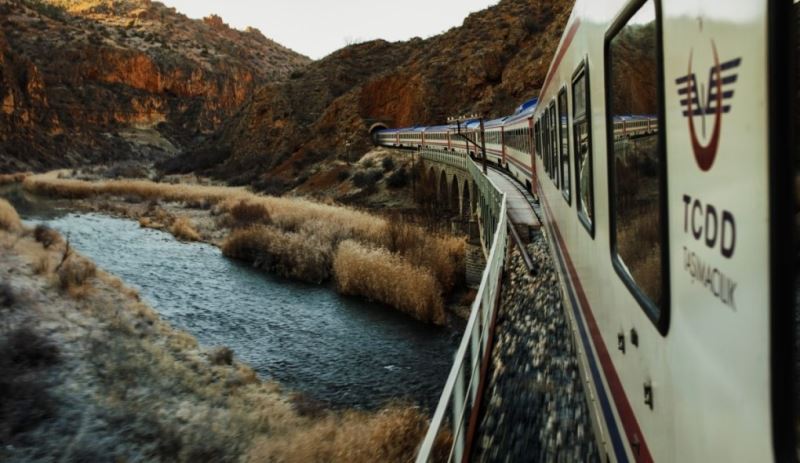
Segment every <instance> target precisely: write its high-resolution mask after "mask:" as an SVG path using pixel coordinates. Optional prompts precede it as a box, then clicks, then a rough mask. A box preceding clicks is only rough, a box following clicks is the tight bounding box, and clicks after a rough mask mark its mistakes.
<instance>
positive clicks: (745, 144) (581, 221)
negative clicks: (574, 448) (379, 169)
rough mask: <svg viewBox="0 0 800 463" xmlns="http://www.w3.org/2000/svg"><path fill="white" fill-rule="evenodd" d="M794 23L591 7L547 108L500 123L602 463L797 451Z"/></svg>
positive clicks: (494, 133)
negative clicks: (530, 195)
mask: <svg viewBox="0 0 800 463" xmlns="http://www.w3.org/2000/svg"><path fill="white" fill-rule="evenodd" d="M793 17H794V16H793V14H792V4H791V2H788V1H783V2H782V1H777V0H769V1H767V0H725V1H722V0H632V1H627V0H603V1H595V0H577V2H576V4H575V7H574V9H573V11H572V14H571V16H570V18H569V20H568V23H567V26H566V28H565V32H564V35H563V36H562V39H561V42H560V44H559V47H558V49H557V52H556V55H555V56H554V58H553V61H552V63H551V66H550V69H549V72H548V74H547V77H546V78H545V81H544V85H543V87H542V89H541V91H540V93H539V95H538V102H537V104H535V106H533V107H531V110H530V111H529V112H527V113H525V114H515V115H512V116H509V117H508V118H502V119H499V120H495V121H490V123H487V124H486V130H485V134H486V141H487V143H486V148H487V155H488V158H489V160H491V161H492V162H494V163H495V164H497V165H499V166H503V167H504V168H506V169H507V170H508V171H509V172H510V173H511V174H512V175H513V176H514V177H515V178H517V179H518V180H519V181H520V182H521V183H523V184H525V185H527V186H528V187H529V188H531V189H532V190H533V191H534V193H535V194H536V195H537V196H538V198H539V201H540V203H541V209H542V212H543V216H544V217H543V223H544V229H545V230H546V234H547V238H548V240H549V241H550V244H551V246H550V247H551V249H552V251H553V255H554V258H555V262H556V263H557V267H558V270H559V275H560V281H561V284H562V289H563V292H564V296H565V297H564V300H565V310H566V311H567V314H568V316H569V318H570V323H571V324H572V327H573V333H574V336H575V340H576V345H577V348H578V352H579V356H580V358H581V373H582V375H583V376H584V379H585V384H586V390H587V397H588V399H589V401H590V404H589V405H590V409H591V410H592V415H593V424H594V428H595V434H596V436H597V437H598V445H599V447H600V450H601V453H602V455H603V456H604V458H603V460H607V461H619V462H626V461H637V462H649V461H668V462H672V461H675V462H708V461H726V462H727V461H742V462H761V461H771V460H784V459H791V460H793V461H796V459H797V451H796V442H797V434H796V429H800V426H798V423H799V422H800V421H798V420H797V412H796V411H795V410H798V409H800V407H798V408H795V407H796V402H797V397H795V395H796V394H797V390H796V388H797V386H796V385H797V378H796V375H797V371H796V368H797V364H798V362H797V356H798V353H797V347H796V342H795V339H796V338H797V336H798V334H797V332H796V330H797V320H796V311H797V310H798V309H797V307H795V304H796V301H795V298H796V294H797V291H798V288H797V286H796V282H795V274H796V272H797V268H796V266H797V261H796V254H795V252H794V251H795V250H796V248H795V247H793V246H794V244H795V243H796V240H797V236H796V235H795V232H794V228H793V225H794V224H793V217H794V206H795V199H794V198H793V197H792V185H793V182H794V175H795V172H796V169H797V166H796V165H795V160H794V159H792V151H791V149H790V148H787V147H791V146H792V145H791V143H792V141H793V135H792V134H791V127H792V125H791V123H792V121H793V118H794V117H796V115H795V114H794V113H793V112H792V109H791V97H792V96H793V95H795V94H796V93H797V87H796V83H795V82H794V81H792V80H791V76H792V75H793V70H792V67H791V66H792V64H793V63H792V59H791V56H790V55H789V52H788V51H786V52H784V51H782V50H785V49H786V48H787V47H786V45H787V44H790V43H792V40H791V34H793V29H792V28H793V27H796V25H792V18H793ZM478 125H479V124H478V123H477V122H474V121H471V122H469V123H468V124H466V126H462V133H464V134H466V135H467V136H469V137H471V138H472V139H473V140H476V141H477V143H478V144H480V138H479V136H478V135H479V129H478ZM526 131H527V132H526ZM509 134H513V137H509V136H508V135H509ZM526 135H527V139H528V141H527V145H526V141H525V138H526ZM402 137H403V136H402V133H401V134H400V139H402ZM391 138H392V136H391V135H390V136H388V137H386V139H387V140H390V139H391ZM509 138H514V141H513V142H510V140H509ZM457 140H458V139H457V137H456V135H454V133H453V131H452V129H451V133H450V149H452V150H455V151H460V152H467V153H469V154H471V155H474V156H476V155H478V153H479V150H478V149H477V148H476V147H475V145H473V144H467V143H466V142H464V141H463V140H458V141H457ZM798 203H800V200H798ZM798 344H800V343H798Z"/></svg>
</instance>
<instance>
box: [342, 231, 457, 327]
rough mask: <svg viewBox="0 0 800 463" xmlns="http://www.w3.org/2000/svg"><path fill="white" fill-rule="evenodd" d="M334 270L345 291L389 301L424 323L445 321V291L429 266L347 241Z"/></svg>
mask: <svg viewBox="0 0 800 463" xmlns="http://www.w3.org/2000/svg"><path fill="white" fill-rule="evenodd" d="M333 272H334V275H335V276H336V284H337V287H338V289H339V291H340V292H341V293H343V294H352V295H359V296H365V297H367V298H368V299H371V300H374V301H379V302H383V303H385V304H389V305H391V306H392V307H395V308H397V309H399V310H401V311H403V312H405V313H407V314H409V315H411V316H412V317H414V318H416V319H418V320H421V321H424V322H430V323H435V324H437V325H443V324H444V323H445V313H444V302H443V300H442V290H441V287H440V286H439V283H438V282H437V281H436V278H434V276H433V275H432V274H431V272H430V271H429V270H428V269H426V268H423V267H418V266H415V265H413V264H411V263H409V262H408V261H407V260H405V259H404V258H402V257H400V256H398V255H396V254H392V253H390V252H388V251H386V250H385V249H373V248H367V247H365V246H363V245H361V244H359V243H357V242H355V241H352V240H348V241H344V242H343V243H342V244H340V245H339V248H338V250H337V251H336V255H335V257H334V260H333Z"/></svg>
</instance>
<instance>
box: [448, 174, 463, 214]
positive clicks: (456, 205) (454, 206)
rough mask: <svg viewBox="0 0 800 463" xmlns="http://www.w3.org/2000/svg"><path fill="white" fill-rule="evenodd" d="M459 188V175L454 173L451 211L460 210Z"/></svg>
mask: <svg viewBox="0 0 800 463" xmlns="http://www.w3.org/2000/svg"><path fill="white" fill-rule="evenodd" d="M458 190H459V188H458V177H457V176H456V175H455V174H453V180H452V181H451V182H450V212H452V213H453V214H458V213H459V212H460V207H459V200H460V199H461V194H460V193H459V191H458Z"/></svg>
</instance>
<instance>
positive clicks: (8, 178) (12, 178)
mask: <svg viewBox="0 0 800 463" xmlns="http://www.w3.org/2000/svg"><path fill="white" fill-rule="evenodd" d="M30 175H32V174H31V173H30V172H20V173H16V174H0V185H8V184H11V183H22V182H23V181H24V180H25V179H26V178H28V177H29V176H30Z"/></svg>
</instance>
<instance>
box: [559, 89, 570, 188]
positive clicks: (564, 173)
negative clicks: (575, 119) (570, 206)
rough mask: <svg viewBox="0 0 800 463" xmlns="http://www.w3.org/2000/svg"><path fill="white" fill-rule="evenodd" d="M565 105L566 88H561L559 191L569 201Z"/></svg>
mask: <svg viewBox="0 0 800 463" xmlns="http://www.w3.org/2000/svg"><path fill="white" fill-rule="evenodd" d="M568 111H569V109H568V106H567V89H566V88H562V89H561V91H560V92H558V131H559V137H558V140H559V141H560V142H561V143H560V144H561V147H560V148H561V150H560V151H561V153H560V154H561V161H560V163H559V165H560V166H561V193H562V194H563V195H564V199H566V200H567V203H569V202H570V182H569V176H570V172H569V125H568V124H569V114H568Z"/></svg>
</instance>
